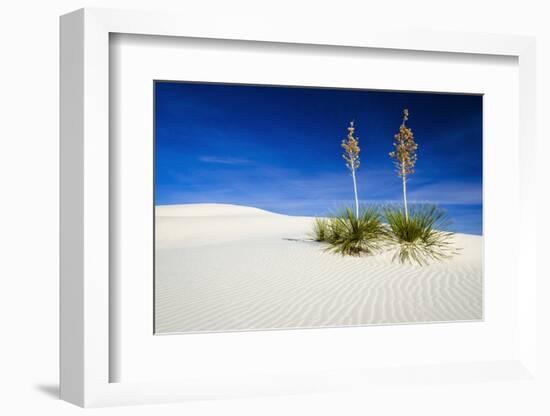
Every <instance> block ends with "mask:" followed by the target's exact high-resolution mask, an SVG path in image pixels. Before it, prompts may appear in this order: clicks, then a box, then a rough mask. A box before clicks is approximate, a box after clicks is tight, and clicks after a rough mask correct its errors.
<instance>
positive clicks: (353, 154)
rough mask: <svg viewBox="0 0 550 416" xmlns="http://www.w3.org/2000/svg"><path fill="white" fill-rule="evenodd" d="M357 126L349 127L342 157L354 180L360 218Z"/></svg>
mask: <svg viewBox="0 0 550 416" xmlns="http://www.w3.org/2000/svg"><path fill="white" fill-rule="evenodd" d="M354 133H355V126H354V123H353V121H351V122H350V123H349V127H348V137H347V138H346V139H344V140H342V148H343V149H344V154H343V155H342V157H343V158H344V160H345V161H346V166H347V167H348V169H349V170H350V171H351V177H352V179H353V193H354V194H355V216H356V217H357V218H358V217H359V198H358V197H357V179H356V177H355V172H356V171H357V169H359V165H360V164H361V162H360V161H359V152H360V151H361V149H360V148H359V137H354V136H353V134H354Z"/></svg>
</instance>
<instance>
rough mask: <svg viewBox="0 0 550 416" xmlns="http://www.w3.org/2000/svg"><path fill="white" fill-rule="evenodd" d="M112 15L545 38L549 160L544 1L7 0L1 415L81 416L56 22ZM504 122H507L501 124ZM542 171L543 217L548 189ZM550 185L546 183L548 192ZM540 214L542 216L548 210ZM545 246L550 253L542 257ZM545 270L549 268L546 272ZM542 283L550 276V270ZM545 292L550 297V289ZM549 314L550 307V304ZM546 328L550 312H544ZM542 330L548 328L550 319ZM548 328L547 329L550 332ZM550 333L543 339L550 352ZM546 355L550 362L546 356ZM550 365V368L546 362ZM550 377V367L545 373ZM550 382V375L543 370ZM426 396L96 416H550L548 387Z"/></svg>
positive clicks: (542, 82) (542, 115) (0, 99)
mask: <svg viewBox="0 0 550 416" xmlns="http://www.w3.org/2000/svg"><path fill="white" fill-rule="evenodd" d="M84 6H88V7H115V8H132V9H145V10H147V9H155V10H178V11H182V12H186V13H193V14H196V15H197V18H201V19H204V21H205V25H207V24H208V15H209V14H212V13H216V14H222V15H225V16H227V18H228V19H231V16H234V15H238V14H247V15H250V16H260V17H261V18H264V19H265V18H267V19H275V20H276V21H280V22H281V25H282V26H283V27H284V25H285V24H287V23H285V22H288V21H291V22H300V21H301V22H302V24H303V27H304V30H307V22H308V20H309V19H316V20H322V21H326V24H327V26H328V25H333V26H334V25H336V26H337V25H345V24H346V22H347V24H350V25H354V26H365V25H371V24H374V22H376V23H377V24H384V23H385V22H388V24H389V23H390V22H391V24H392V25H394V24H399V25H404V26H408V27H420V28H426V27H428V28H433V29H440V30H457V31H475V32H489V33H512V34H525V35H536V36H537V37H538V59H539V61H538V104H539V107H538V116H539V120H538V125H539V136H540V138H539V142H540V146H539V149H538V155H539V159H540V161H541V163H539V165H541V164H542V162H543V161H544V160H545V159H547V157H546V156H545V155H548V154H549V152H550V146H549V143H548V133H547V131H548V129H547V128H546V131H544V123H545V121H546V116H547V114H550V27H549V25H548V23H547V19H548V16H549V15H550V12H549V11H548V10H545V6H546V8H547V2H545V1H535V0H521V1H519V0H517V1H513V2H511V1H508V2H507V1H503V0H500V1H498V0H496V1H493V0H489V1H479V0H462V1H460V2H457V1H443V0H433V1H430V0H408V1H406V0H404V1H401V0H384V1H376V2H374V1H372V2H368V1H366V0H362V1H361V0H360V1H352V0H338V1H323V0H317V1H298V0H294V1H283V0H278V1H275V0H271V1H268V2H265V1H258V0H256V1H246V0H233V1H211V0H194V1H181V0H180V1H170V0H156V1H153V0H135V1H130V0H111V1H106V0H104V1H101V0H88V1H85V2H83V1H77V0H73V1H70V0H49V1H39V0H19V1H16V0H7V1H4V2H3V3H2V7H1V9H0V42H1V49H0V53H1V55H0V56H1V57H2V61H1V64H0V74H1V76H0V83H1V87H0V141H1V143H2V147H1V148H0V181H1V182H0V184H1V189H2V192H1V195H2V196H1V198H2V203H1V204H0V253H1V254H0V282H1V285H0V322H1V326H0V330H1V332H0V413H1V414H5V415H19V414H39V412H40V414H56V415H68V414H77V413H80V412H81V411H82V410H81V409H79V408H76V407H74V406H72V405H69V404H66V403H64V402H60V401H58V400H56V398H55V396H56V395H57V367H58V350H57V348H58V324H57V320H58V283H57V279H58V257H57V256H58V117H59V114H58V101H59V100H58V85H59V82H58V61H59V48H58V16H59V15H61V14H64V13H67V12H69V11H72V10H74V9H78V8H81V7H84ZM503 122H505V120H503ZM545 172H546V169H544V167H543V166H539V175H538V180H539V184H540V189H541V203H540V206H541V208H542V207H543V206H545V205H547V204H543V200H544V201H548V200H549V198H548V195H549V194H550V187H549V186H548V185H546V187H544V186H543V184H544V183H545V181H543V180H542V178H543V175H547V174H546V173H545ZM546 183H548V182H546ZM540 212H541V214H543V213H544V210H542V209H541V210H540ZM549 231H550V230H549V228H548V221H547V220H546V219H543V218H541V220H540V226H539V238H540V244H544V245H545V246H546V247H548V243H547V242H546V239H545V238H542V236H543V235H545V234H546V235H548V234H549ZM541 247H542V246H541ZM541 267H542V264H541ZM544 267H545V275H546V276H550V272H549V270H548V267H547V266H544ZM539 292H540V293H543V294H544V293H546V294H548V295H550V284H549V283H547V282H544V281H543V282H542V284H541V285H539ZM549 303H550V302H549ZM540 308H541V312H542V313H544V314H545V315H544V316H545V317H548V316H550V314H549V310H550V309H549V307H548V306H547V305H546V304H544V303H543V304H541V305H540ZM545 322H548V319H547V318H545ZM549 327H550V326H546V328H549ZM548 332H550V331H548V330H547V331H541V334H540V335H541V338H542V339H543V344H542V347H543V348H544V349H546V351H550V342H548V341H549V339H550V335H549V334H548ZM546 354H548V353H547V352H546ZM540 358H541V360H542V364H543V365H545V366H547V365H548V359H547V357H545V356H542V357H540ZM546 368H547V369H548V368H549V367H546ZM546 374H550V372H548V371H546ZM437 389H438V390H439V394H438V395H437V397H433V394H431V395H430V396H428V395H427V394H426V392H425V391H424V390H423V388H422V387H421V386H413V387H411V386H408V387H407V388H403V389H398V390H399V391H397V392H396V391H395V389H392V388H390V387H388V391H387V394H383V395H377V396H376V397H369V396H367V395H364V394H363V395H355V394H353V392H349V393H338V394H336V393H335V394H328V395H317V396H295V397H279V398H261V399H250V400H232V401H213V402H197V403H185V404H172V405H162V406H156V407H151V406H142V407H133V408H115V409H100V410H93V412H94V413H95V414H101V415H123V414H138V415H139V414H144V415H145V414H149V413H152V412H155V413H156V414H163V415H164V414H188V415H218V414H224V415H230V414H242V415H248V414H250V415H260V414H261V415H278V414H296V415H309V414H315V413H317V414H320V415H325V414H326V415H334V414H342V415H344V414H345V415H352V414H366V413H370V414H373V415H386V414H388V415H391V414H396V415H417V414H418V415H423V416H425V415H430V414H434V415H435V414H445V415H449V416H450V415H484V414H499V415H508V414H509V415H518V414H525V415H543V414H550V403H549V401H548V400H547V393H548V391H550V387H549V386H548V385H547V386H546V388H545V389H544V390H546V391H543V389H534V388H532V386H531V385H530V384H529V383H525V384H524V385H522V386H519V387H518V386H517V385H507V384H505V383H500V384H485V385H476V386H469V385H442V386H438V388H437Z"/></svg>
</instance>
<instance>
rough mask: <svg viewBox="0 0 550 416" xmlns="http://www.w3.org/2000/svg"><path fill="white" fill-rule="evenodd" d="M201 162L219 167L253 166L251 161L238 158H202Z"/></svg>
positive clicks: (200, 158)
mask: <svg viewBox="0 0 550 416" xmlns="http://www.w3.org/2000/svg"><path fill="white" fill-rule="evenodd" d="M199 160H200V161H201V162H204V163H215V164H218V165H251V164H253V162H252V161H251V160H249V159H243V158H237V157H219V156H200V157H199Z"/></svg>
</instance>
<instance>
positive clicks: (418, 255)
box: [383, 205, 459, 266]
mask: <svg viewBox="0 0 550 416" xmlns="http://www.w3.org/2000/svg"><path fill="white" fill-rule="evenodd" d="M383 211H384V217H385V220H386V222H387V224H388V231H389V238H390V240H391V242H392V243H393V245H394V246H395V250H396V251H395V254H394V256H393V260H398V261H399V262H400V263H411V264H418V265H420V266H424V265H427V264H429V263H430V261H434V260H435V261H440V260H444V259H447V258H450V257H452V256H453V255H455V254H458V251H459V250H458V249H456V248H455V247H454V244H453V236H454V233H453V232H450V231H445V230H446V228H447V226H448V225H449V220H448V217H447V215H446V213H445V212H444V211H442V210H441V209H439V208H438V207H437V206H436V205H420V206H413V207H412V209H411V211H410V215H408V216H407V215H406V213H405V212H404V211H403V210H402V209H400V208H399V207H391V206H390V207H385V208H384V210H383Z"/></svg>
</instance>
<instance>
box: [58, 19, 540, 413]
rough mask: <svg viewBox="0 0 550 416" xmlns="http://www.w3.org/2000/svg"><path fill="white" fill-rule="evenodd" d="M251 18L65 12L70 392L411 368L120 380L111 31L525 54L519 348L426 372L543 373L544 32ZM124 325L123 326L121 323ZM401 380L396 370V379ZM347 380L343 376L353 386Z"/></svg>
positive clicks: (133, 396)
mask: <svg viewBox="0 0 550 416" xmlns="http://www.w3.org/2000/svg"><path fill="white" fill-rule="evenodd" d="M247 22H248V21H246V20H243V22H242V24H239V26H238V31H237V27H236V26H234V25H233V24H232V23H231V22H228V21H224V20H219V21H216V22H215V24H210V25H205V24H204V22H199V21H195V20H193V18H192V16H186V15H174V14H165V13H150V12H136V11H120V10H107V9H82V10H78V11H76V12H73V13H70V14H68V15H65V16H63V17H62V18H61V281H60V285H61V339H60V349H61V356H60V358H61V370H60V373H61V389H60V394H61V398H62V399H64V400H67V401H69V402H71V403H75V404H77V405H80V406H85V407H88V406H107V405H118V404H138V403H155V402H165V401H181V400H189V399H193V398H208V397H213V398H214V397H238V396H249V395H255V394H277V393H300V392H319V391H326V390H334V389H340V388H342V387H343V386H346V385H348V384H350V383H359V382H365V383H372V384H376V383H377V382H379V381H380V380H386V382H387V380H392V379H399V378H400V377H404V378H406V377H407V376H406V373H407V372H406V371H405V372H403V373H399V372H398V371H397V372H396V369H395V368H380V369H378V370H376V371H370V372H368V374H363V373H361V372H359V373H361V374H358V372H355V371H344V370H342V371H339V372H336V373H331V374H325V376H324V377H322V376H321V377H320V376H319V375H318V374H310V375H307V376H302V377H297V376H296V375H295V374H290V373H282V374H280V375H279V376H278V377H275V378H274V377H272V376H265V377H256V378H252V377H251V378H249V379H241V380H239V383H235V382H234V381H235V378H234V377H233V375H232V374H226V375H225V376H224V377H216V378H215V379H213V378H208V377H205V378H204V379H200V380H197V379H189V380H187V381H157V382H139V383H138V382H129V383H127V382H111V381H112V374H111V373H110V365H112V363H113V362H114V361H116V360H118V359H120V357H116V354H114V353H113V350H112V349H110V339H111V337H112V336H113V333H112V331H113V328H112V327H111V326H110V310H113V308H115V306H116V305H113V304H112V302H113V298H112V297H110V295H109V294H110V291H113V290H115V288H113V287H112V286H111V285H110V281H109V275H110V271H111V268H112V267H113V259H112V258H110V253H109V241H110V225H111V223H110V221H112V218H110V202H109V201H110V194H109V189H110V169H111V170H112V169H113V166H112V163H113V161H112V160H111V159H110V155H109V116H110V114H109V91H110V90H109V88H110V86H109V81H110V80H109V36H110V34H112V33H122V34H135V35H156V36H171V37H187V38H206V39H226V40H246V41H256V42H280V43H282V44H304V45H332V46H335V47H350V46H351V47H357V48H382V49H390V50H410V51H431V52H438V53H454V54H474V55H475V54H483V55H504V56H511V57H515V58H517V59H518V62H519V64H518V65H519V115H518V117H519V137H520V149H519V157H518V159H519V160H518V162H519V165H520V166H519V168H520V170H519V172H520V177H519V185H520V191H519V201H517V202H518V204H520V212H521V213H523V214H526V213H530V214H529V215H521V222H522V223H521V226H520V227H519V231H520V235H519V238H518V240H517V252H518V270H517V271H516V273H520V271H521V277H522V278H521V281H520V282H519V286H518V293H517V310H518V312H517V316H518V322H517V326H518V331H517V342H518V348H517V354H516V355H515V356H510V358H509V359H507V360H501V361H500V362H499V363H495V362H481V363H463V364H461V365H457V364H452V363H449V364H441V367H437V366H435V367H434V366H431V367H427V368H425V369H423V370H420V373H421V375H422V376H421V377H424V378H430V377H432V376H433V373H434V371H435V372H438V373H445V372H446V371H447V372H448V374H449V377H451V378H452V377H453V374H455V375H456V374H457V372H458V373H460V377H466V378H467V379H471V382H477V381H479V379H478V378H476V376H475V374H476V373H479V372H480V371H486V372H491V371H494V372H495V373H503V372H505V373H506V374H507V375H509V376H510V377H512V379H513V378H514V377H517V380H518V381H519V380H524V379H525V378H533V377H536V370H537V365H536V355H535V351H536V345H537V341H536V330H537V328H536V302H535V297H536V296H535V288H536V280H537V270H536V268H535V264H536V246H535V241H536V234H535V233H536V218H535V216H534V215H532V214H531V213H533V212H535V208H536V202H535V190H534V184H533V182H532V179H533V177H534V176H535V175H534V169H535V163H534V159H535V152H534V151H533V149H534V147H535V141H536V136H535V127H534V126H535V124H536V123H535V119H534V117H535V90H536V84H535V41H534V39H533V38H529V37H517V36H505V35H484V34H464V33H437V34H434V33H429V32H406V33H400V32H396V31H394V30H392V31H387V32H384V31H379V30H359V31H357V32H353V31H350V32H341V31H338V32H335V31H334V32H332V31H330V30H327V28H325V27H315V25H312V26H311V28H308V30H307V31H304V30H303V28H301V27H298V26H297V27H292V26H290V27H284V29H283V28H281V26H280V25H277V24H276V22H274V23H273V24H272V25H269V24H267V25H266V24H265V22H261V24H259V23H258V22H255V21H249V22H248V23H247ZM115 330H116V328H115ZM390 382H391V381H390ZM344 388H345V387H344Z"/></svg>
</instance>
